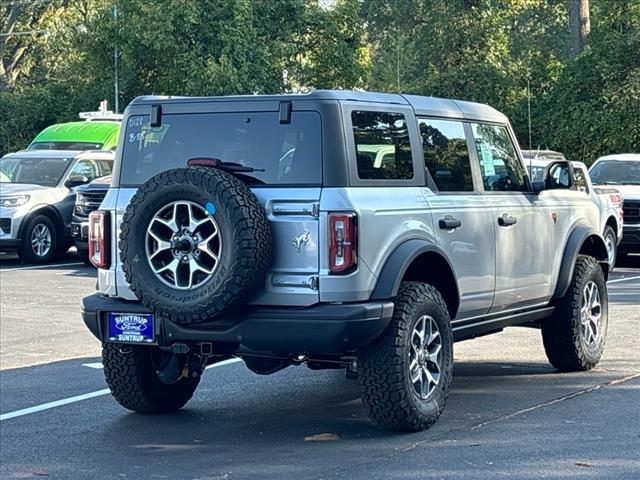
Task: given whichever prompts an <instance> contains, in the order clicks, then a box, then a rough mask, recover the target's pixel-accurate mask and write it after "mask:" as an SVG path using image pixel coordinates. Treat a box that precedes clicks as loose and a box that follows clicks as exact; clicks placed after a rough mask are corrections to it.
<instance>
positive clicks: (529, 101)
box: [527, 77, 537, 175]
mask: <svg viewBox="0 0 640 480" xmlns="http://www.w3.org/2000/svg"><path fill="white" fill-rule="evenodd" d="M527 115H528V119H529V175H531V172H532V171H533V158H532V157H531V86H530V85H529V77H527ZM536 157H537V155H536Z"/></svg>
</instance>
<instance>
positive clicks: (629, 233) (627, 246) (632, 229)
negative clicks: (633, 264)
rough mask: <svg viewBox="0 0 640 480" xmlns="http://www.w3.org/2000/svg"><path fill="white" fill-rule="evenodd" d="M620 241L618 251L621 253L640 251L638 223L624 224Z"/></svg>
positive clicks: (639, 228) (639, 227) (639, 226)
mask: <svg viewBox="0 0 640 480" xmlns="http://www.w3.org/2000/svg"><path fill="white" fill-rule="evenodd" d="M622 232H623V234H622V241H621V242H620V245H619V246H618V251H619V252H622V253H640V225H624V226H623V228H622Z"/></svg>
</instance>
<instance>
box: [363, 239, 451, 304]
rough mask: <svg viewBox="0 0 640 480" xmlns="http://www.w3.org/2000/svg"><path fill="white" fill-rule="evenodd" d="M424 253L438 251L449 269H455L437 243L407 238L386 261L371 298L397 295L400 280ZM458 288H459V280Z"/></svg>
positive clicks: (384, 298)
mask: <svg viewBox="0 0 640 480" xmlns="http://www.w3.org/2000/svg"><path fill="white" fill-rule="evenodd" d="M423 253H437V254H438V255H439V256H441V257H442V258H443V259H444V260H445V261H446V262H447V264H448V265H449V269H450V270H451V271H452V272H453V271H454V270H453V267H452V265H451V262H450V261H449V259H448V258H447V256H446V254H445V253H444V252H443V251H442V250H441V249H440V248H438V247H437V246H436V245H433V244H431V243H429V242H427V241H426V240H419V239H412V240H407V241H405V242H403V243H401V244H400V245H398V246H397V247H396V249H395V250H394V251H393V253H391V255H389V257H388V258H387V260H386V261H385V264H384V266H383V267H382V270H381V271H380V275H379V276H378V280H377V282H376V286H375V288H374V289H373V293H372V294H371V300H386V299H389V298H393V297H395V296H396V295H397V294H398V290H399V289H400V282H402V278H403V277H404V274H405V273H406V272H407V270H408V269H409V266H410V265H411V263H412V262H413V261H414V260H415V259H416V258H418V257H419V256H420V255H422V254H423ZM454 279H455V275H454ZM456 288H458V285H457V280H456ZM458 292H459V289H458Z"/></svg>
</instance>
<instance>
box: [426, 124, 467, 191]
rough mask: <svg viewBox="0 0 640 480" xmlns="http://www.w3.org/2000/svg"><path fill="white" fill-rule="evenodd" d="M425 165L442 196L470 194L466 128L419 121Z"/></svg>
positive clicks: (458, 125) (460, 125) (461, 125)
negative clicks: (450, 193) (445, 193)
mask: <svg viewBox="0 0 640 480" xmlns="http://www.w3.org/2000/svg"><path fill="white" fill-rule="evenodd" d="M418 125H419V127H420V136H421V138H422V151H423V152H424V163H425V166H426V167H427V170H429V172H430V173H431V176H432V177H433V179H434V181H435V182H436V186H437V187H438V190H439V191H441V192H471V191H473V177H472V175H471V161H470V160H469V149H468V147H467V140H466V138H465V134H464V124H463V123H462V122H457V121H451V120H434V119H426V118H420V119H418Z"/></svg>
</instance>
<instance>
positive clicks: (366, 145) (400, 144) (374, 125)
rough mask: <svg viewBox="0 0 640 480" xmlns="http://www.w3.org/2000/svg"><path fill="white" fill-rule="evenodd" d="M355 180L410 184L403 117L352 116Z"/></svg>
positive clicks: (410, 160) (410, 167)
mask: <svg viewBox="0 0 640 480" xmlns="http://www.w3.org/2000/svg"><path fill="white" fill-rule="evenodd" d="M351 120H352V123H353V137H354V140H355V144H356V159H357V164H358V176H359V177H360V178H361V179H362V180H374V179H375V180H411V179H412V178H413V157H412V156H411V142H410V141H409V130H408V128H407V122H406V120H405V118H404V115H402V114H401V113H387V112H352V114H351Z"/></svg>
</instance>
